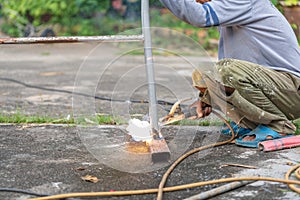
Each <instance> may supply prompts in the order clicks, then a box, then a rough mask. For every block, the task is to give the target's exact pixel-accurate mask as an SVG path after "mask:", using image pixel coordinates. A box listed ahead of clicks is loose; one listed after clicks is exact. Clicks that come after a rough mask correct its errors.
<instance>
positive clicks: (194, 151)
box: [157, 110, 235, 200]
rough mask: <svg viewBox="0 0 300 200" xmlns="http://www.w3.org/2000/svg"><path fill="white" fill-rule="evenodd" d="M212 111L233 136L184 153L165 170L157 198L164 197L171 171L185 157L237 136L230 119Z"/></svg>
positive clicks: (220, 144)
mask: <svg viewBox="0 0 300 200" xmlns="http://www.w3.org/2000/svg"><path fill="white" fill-rule="evenodd" d="M212 113H214V114H215V115H216V116H217V117H219V118H220V119H221V120H222V121H223V122H224V123H225V124H226V126H227V127H228V128H229V129H230V132H231V138H230V139H229V140H226V141H222V142H217V143H214V144H209V145H206V146H202V147H199V148H196V149H193V150H191V151H189V152H187V153H186V154H184V155H182V156H181V157H179V158H178V159H177V160H176V161H175V162H174V163H173V164H172V165H171V166H170V167H169V169H168V170H167V171H166V172H165V174H164V175H163V177H162V179H161V182H160V184H159V187H158V194H157V200H162V197H163V188H164V186H165V184H166V182H167V179H168V177H169V175H170V174H171V172H172V171H173V170H174V169H175V167H176V166H177V165H178V164H179V163H181V162H182V161H183V160H184V159H185V158H187V157H189V156H190V155H192V154H195V153H197V152H199V151H203V150H205V149H208V148H213V147H218V146H222V145H225V144H229V143H231V142H232V141H233V140H234V138H235V133H234V131H233V129H232V127H231V125H230V124H229V123H228V121H227V120H226V119H225V118H224V117H223V116H221V115H220V114H219V113H218V112H216V111H214V110H212Z"/></svg>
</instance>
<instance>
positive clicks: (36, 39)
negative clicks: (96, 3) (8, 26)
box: [0, 35, 144, 44]
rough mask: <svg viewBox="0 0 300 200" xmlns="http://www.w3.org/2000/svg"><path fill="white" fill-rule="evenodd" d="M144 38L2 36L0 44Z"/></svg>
mask: <svg viewBox="0 0 300 200" xmlns="http://www.w3.org/2000/svg"><path fill="white" fill-rule="evenodd" d="M143 40H144V36H143V35H105V36H60V37H20V38H0V44H32V43H69V42H95V41H98V42H137V41H143Z"/></svg>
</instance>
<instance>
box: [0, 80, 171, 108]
mask: <svg viewBox="0 0 300 200" xmlns="http://www.w3.org/2000/svg"><path fill="white" fill-rule="evenodd" d="M0 80H3V81H10V82H13V83H17V84H20V85H23V86H25V87H28V88H35V89H39V90H46V91H52V92H60V93H67V94H73V95H74V94H75V95H80V96H84V97H94V98H95V99H99V100H104V101H114V102H126V101H127V100H122V99H111V98H106V97H99V96H93V95H89V94H84V93H79V92H73V91H68V90H61V89H53V88H46V87H41V86H36V85H30V84H27V83H24V82H22V81H18V80H15V79H11V78H3V77H0ZM130 103H149V102H148V101H147V100H130ZM157 103H158V104H160V105H169V106H171V105H173V104H174V103H172V102H168V101H164V100H158V101H157Z"/></svg>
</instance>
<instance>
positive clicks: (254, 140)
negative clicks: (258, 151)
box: [235, 125, 292, 148]
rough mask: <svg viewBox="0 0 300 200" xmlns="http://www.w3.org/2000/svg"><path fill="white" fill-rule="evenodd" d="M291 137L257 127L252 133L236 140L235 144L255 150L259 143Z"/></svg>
mask: <svg viewBox="0 0 300 200" xmlns="http://www.w3.org/2000/svg"><path fill="white" fill-rule="evenodd" d="M291 135H292V134H282V133H277V132H276V131H274V130H272V129H271V128H269V127H267V126H263V125H259V126H257V127H256V128H255V129H254V130H253V131H251V132H249V133H246V134H244V135H243V136H241V137H240V138H238V139H236V140H235V143H236V144H237V145H240V146H244V147H253V148H257V147H258V144H259V143H260V142H263V141H266V140H273V139H279V138H284V137H289V136H291Z"/></svg>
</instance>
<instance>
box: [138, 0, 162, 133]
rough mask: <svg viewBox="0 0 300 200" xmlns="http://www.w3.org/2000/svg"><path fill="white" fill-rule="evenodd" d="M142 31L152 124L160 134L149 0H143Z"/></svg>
mask: <svg viewBox="0 0 300 200" xmlns="http://www.w3.org/2000/svg"><path fill="white" fill-rule="evenodd" d="M141 3H142V13H141V15H142V32H143V35H144V55H145V63H146V73H147V79H148V96H149V113H150V124H151V126H152V131H153V133H154V134H159V133H160V131H159V127H158V115H157V99H156V89H155V79H154V66H153V56H152V41H151V32H150V17H149V0H142V2H141Z"/></svg>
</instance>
